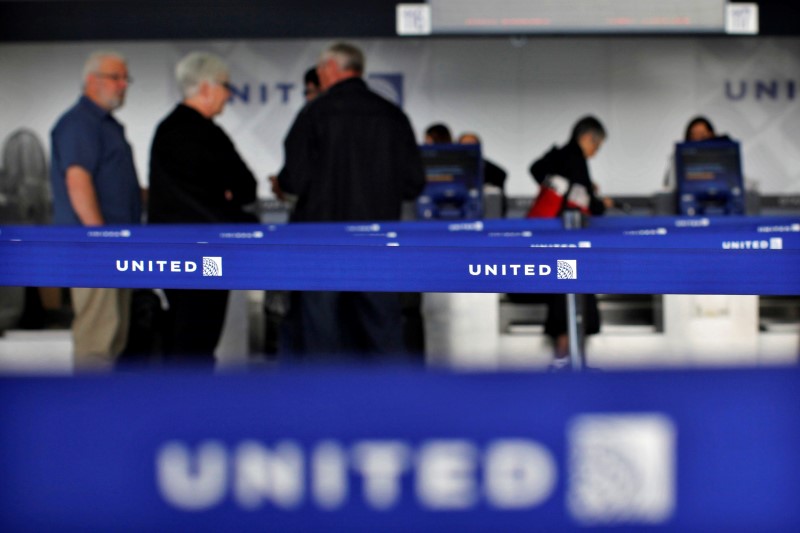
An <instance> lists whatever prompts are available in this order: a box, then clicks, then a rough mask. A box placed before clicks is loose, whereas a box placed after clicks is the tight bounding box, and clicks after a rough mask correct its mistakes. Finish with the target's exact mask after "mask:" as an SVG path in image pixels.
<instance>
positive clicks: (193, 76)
mask: <svg viewBox="0 0 800 533" xmlns="http://www.w3.org/2000/svg"><path fill="white" fill-rule="evenodd" d="M229 73H230V71H229V69H228V65H226V64H225V61H223V60H222V58H221V57H219V56H218V55H215V54H211V53H208V52H192V53H190V54H189V55H187V56H186V57H184V58H183V59H181V60H180V61H179V62H178V64H177V65H176V66H175V80H176V81H177V82H178V89H179V90H180V91H181V94H182V95H183V97H184V98H190V97H192V96H194V95H195V94H196V93H197V91H198V89H199V88H200V85H201V84H202V83H203V82H207V83H214V82H219V81H222V80H223V78H227V77H228V75H229Z"/></svg>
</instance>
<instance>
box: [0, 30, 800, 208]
mask: <svg viewBox="0 0 800 533" xmlns="http://www.w3.org/2000/svg"><path fill="white" fill-rule="evenodd" d="M355 42H356V43H357V44H359V45H360V46H362V47H363V48H364V50H365V52H366V54H367V58H368V65H367V67H368V73H400V74H402V76H403V96H404V107H405V109H406V110H407V112H408V113H409V115H410V117H411V120H412V122H413V124H414V127H415V129H416V131H417V133H418V136H419V137H420V138H421V132H422V131H423V130H424V128H425V127H426V126H427V125H428V124H430V123H433V122H439V121H443V122H446V123H448V124H449V125H450V126H451V128H452V129H453V130H454V133H456V134H457V133H459V132H461V131H464V130H475V131H477V132H479V133H480V134H481V135H482V137H483V140H484V150H485V154H486V155H487V157H489V158H490V159H492V160H494V161H495V162H497V163H498V164H500V165H501V166H503V167H504V168H505V169H506V170H507V171H508V172H509V179H508V182H507V192H508V193H509V194H511V195H520V196H524V195H532V194H534V193H535V190H536V189H535V186H534V185H533V182H532V181H531V179H530V177H529V176H528V173H527V168H528V166H529V165H530V163H531V162H532V161H533V160H534V159H536V158H537V157H538V156H539V155H541V154H542V153H543V152H544V151H546V150H547V149H548V148H549V147H550V146H551V145H552V144H553V143H559V144H560V143H563V142H564V141H565V140H566V138H567V137H568V134H569V130H570V128H571V126H572V124H573V122H574V121H575V120H576V119H577V118H579V117H580V116H581V115H583V114H586V113H593V114H596V115H597V116H598V117H599V118H600V119H601V120H602V121H603V122H604V123H605V125H606V127H607V129H608V132H609V139H608V142H607V144H606V145H605V146H604V147H603V149H602V150H601V152H600V153H599V155H598V156H597V157H596V159H595V160H593V161H592V163H591V170H592V173H593V176H594V179H595V181H597V182H598V183H599V184H600V187H601V189H602V191H603V192H605V193H609V194H620V195H622V194H642V195H647V194H651V193H652V192H655V191H657V190H659V189H660V187H661V183H662V179H663V174H664V170H665V167H666V164H667V158H668V156H669V154H670V151H671V146H672V144H673V143H674V142H675V141H678V140H680V137H681V136H682V134H683V129H684V127H685V124H686V122H687V120H688V119H689V118H690V117H691V116H693V115H695V114H698V113H703V114H706V115H708V116H709V117H710V118H711V119H712V121H713V122H714V123H715V125H716V126H717V129H718V130H719V131H720V132H724V133H728V134H730V135H731V136H732V137H734V138H737V139H739V140H741V141H742V143H743V163H744V168H745V173H746V175H747V177H748V179H750V180H752V181H756V182H758V186H759V188H760V190H761V191H762V192H764V193H769V194H784V193H795V194H797V193H800V110H799V109H798V101H799V100H800V39H798V38H786V39H781V38H763V39H762V38H758V39H752V38H718V39H708V38H706V39H702V38H644V37H638V38H578V39H569V38H537V39H528V40H525V39H507V38H491V39H489V38H483V39H431V40H401V39H386V40H357V41H355ZM326 44H328V41H313V40H312V41H309V40H236V41H202V42H199V41H198V42H191V41H174V42H167V41H158V42H148V41H145V42H114V43H101V42H90V43H72V42H71V43H49V44H0V73H2V75H0V142H2V140H3V139H5V138H6V137H7V136H8V135H9V134H10V133H12V132H13V131H14V130H16V129H17V128H20V127H27V128H31V129H33V130H34V131H35V132H36V133H38V134H39V135H40V136H41V138H42V140H43V141H44V143H45V145H46V148H47V149H48V150H49V129H50V127H51V126H52V125H53V123H54V121H55V120H56V119H57V117H58V116H59V115H60V114H61V113H62V112H63V111H64V110H65V109H66V108H67V107H68V106H70V105H71V104H72V103H73V102H74V101H75V99H76V98H77V95H78V93H79V90H80V71H81V68H82V64H83V61H84V58H85V57H86V55H87V54H88V53H89V52H90V51H93V50H96V49H104V48H111V49H115V50H118V51H121V52H122V53H124V54H125V55H126V56H127V57H128V58H129V67H130V71H131V75H132V76H133V77H134V79H135V82H134V84H133V85H132V86H131V88H130V90H129V93H128V98H127V103H126V105H125V107H124V108H122V109H121V110H120V111H119V112H118V115H117V116H118V118H119V119H120V121H121V122H122V123H123V124H125V126H126V128H127V135H128V138H129V140H130V141H131V144H132V145H133V147H134V151H135V155H136V163H137V167H138V170H139V173H140V180H141V181H142V182H143V183H145V184H146V182H147V162H148V150H149V144H150V140H151V137H152V134H153V131H154V128H155V126H156V125H157V124H158V122H159V121H160V120H161V119H162V118H163V117H164V116H165V115H166V114H167V113H168V112H169V110H170V109H171V108H172V106H173V105H174V103H175V102H176V101H177V98H178V96H177V91H176V90H175V86H174V83H173V82H172V68H173V65H174V64H175V62H176V61H177V60H178V59H179V58H180V57H182V56H183V55H184V54H185V53H186V52H188V51H190V50H195V49H206V50H211V51H214V52H216V53H219V54H221V55H222V56H223V57H225V58H226V59H227V60H228V62H229V63H230V65H231V68H232V81H233V82H234V84H236V85H238V86H240V87H244V85H245V84H250V87H251V91H252V94H251V101H250V102H249V104H245V103H243V102H242V101H234V102H233V103H231V104H230V105H229V106H228V108H227V110H226V112H225V114H224V115H223V116H222V117H220V118H219V119H218V120H219V123H220V124H221V125H222V126H223V127H224V128H225V129H226V130H227V131H228V132H229V134H230V135H231V137H232V138H233V139H234V142H235V143H236V145H237V147H238V148H239V151H240V152H241V154H242V155H243V157H244V158H245V160H246V161H247V162H248V163H249V165H250V167H251V168H252V170H253V171H254V172H255V173H256V175H257V176H258V177H259V180H260V184H261V188H260V194H261V196H264V197H268V196H270V193H269V187H268V186H267V184H266V176H268V175H269V174H271V173H275V172H276V171H277V170H278V169H279V168H280V166H281V163H282V158H283V156H282V140H283V137H284V135H285V133H286V131H287V129H288V127H289V125H290V124H291V121H292V118H293V117H294V115H295V113H296V112H297V110H298V109H299V108H300V106H301V105H302V103H303V101H302V94H301V93H302V90H301V87H300V85H301V84H300V80H301V79H302V75H303V73H304V72H305V70H306V68H308V67H309V66H311V65H313V64H314V63H315V61H316V58H317V56H318V53H319V51H320V50H321V49H322V48H323V47H324V46H325V45H326ZM290 83H294V84H295V86H294V89H293V90H292V91H290V92H288V93H286V94H287V95H288V98H287V99H286V100H285V101H284V98H283V93H282V92H281V90H280V89H279V88H278V85H279V84H290ZM757 84H761V85H762V86H765V87H768V88H774V89H776V90H775V92H774V94H769V93H768V92H764V91H761V93H760V98H759V97H757V95H756V91H755V87H756V85H757ZM261 85H264V86H265V87H266V88H267V98H266V102H262V101H261V100H262V99H261V98H260V95H261V93H260V87H261ZM743 88H744V93H743V92H742V90H743ZM726 93H727V94H726Z"/></svg>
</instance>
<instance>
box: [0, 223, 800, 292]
mask: <svg viewBox="0 0 800 533" xmlns="http://www.w3.org/2000/svg"><path fill="white" fill-rule="evenodd" d="M720 218H722V217H720ZM732 218H735V220H720V221H719V224H717V220H711V219H700V220H701V222H699V223H691V224H690V223H688V222H683V223H681V224H679V222H680V221H681V220H683V221H693V220H694V221H696V220H697V219H690V218H687V217H683V218H681V217H673V218H669V219H664V220H660V221H655V222H661V224H654V223H653V222H654V220H651V219H646V218H632V219H631V220H629V221H628V225H627V226H625V227H622V226H619V225H617V226H614V227H606V228H602V227H601V228H589V229H583V230H571V231H563V230H555V229H553V227H552V222H553V221H552V220H533V221H530V220H524V221H496V222H490V221H486V222H463V223H430V222H425V223H419V222H409V223H388V224H384V223H380V224H378V223H376V224H370V223H366V224H307V225H299V224H298V225H272V226H261V225H245V226H142V227H128V228H116V227H101V228H80V227H38V228H31V227H8V226H7V227H0V257H3V261H2V262H0V285H18V286H72V287H159V288H208V289H273V290H278V289H291V290H358V291H423V292H531V293H553V292H555V293H618V294H623V293H642V294H651V293H659V294H681V293H687V294H764V295H766V294H786V295H789V294H800V275H798V274H797V268H796V265H797V264H798V259H800V225H798V222H797V219H792V218H785V217H781V218H777V217H771V218H763V219H753V218H752V217H749V218H745V217H732ZM598 220H601V219H598ZM703 220H708V221H709V222H702V221H703ZM709 228H713V229H709Z"/></svg>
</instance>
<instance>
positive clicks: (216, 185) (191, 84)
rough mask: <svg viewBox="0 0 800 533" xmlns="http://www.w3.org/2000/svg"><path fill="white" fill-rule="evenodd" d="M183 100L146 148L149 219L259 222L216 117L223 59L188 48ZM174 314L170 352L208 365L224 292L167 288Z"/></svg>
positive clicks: (182, 70) (244, 170) (224, 83)
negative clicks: (148, 182) (148, 159)
mask: <svg viewBox="0 0 800 533" xmlns="http://www.w3.org/2000/svg"><path fill="white" fill-rule="evenodd" d="M175 78H176V81H177V84H178V87H179V88H180V91H181V93H182V96H183V100H182V101H181V102H180V103H179V104H178V105H177V106H176V107H175V109H173V110H172V112H171V113H170V114H169V115H168V116H167V117H166V118H165V119H164V120H163V121H162V122H161V124H159V125H158V128H157V129H156V133H155V136H154V137H153V143H152V146H151V150H150V195H149V200H150V208H149V211H148V222H149V223H151V224H185V223H192V224H196V223H207V224H211V223H229V222H230V223H236V222H240V223H242V222H257V221H258V219H257V217H256V216H255V215H253V214H251V213H249V212H247V210H246V209H245V207H246V206H248V205H249V204H252V203H254V202H255V201H256V180H255V178H254V177H253V173H252V172H251V171H250V169H249V168H248V167H247V165H246V164H245V163H244V161H242V158H241V157H240V156H239V154H238V152H237V151H236V148H235V147H234V145H233V143H232V142H231V140H230V138H229V137H228V135H227V134H226V133H225V131H223V130H222V128H220V127H219V126H218V125H217V124H215V123H214V121H213V118H214V117H216V116H217V115H219V114H220V113H222V111H223V109H224V108H225V104H226V103H227V102H228V99H229V98H230V95H231V86H230V73H229V70H228V67H227V65H226V64H225V62H224V61H223V60H222V59H221V58H220V57H218V56H216V55H214V54H210V53H206V52H193V53H190V54H189V55H187V56H186V57H184V58H183V59H182V60H181V61H180V62H179V63H178V64H177V66H176V68H175ZM165 293H166V296H167V300H168V301H169V305H170V313H171V315H172V317H171V318H172V324H173V327H172V331H171V335H168V338H170V337H171V344H170V346H167V347H165V351H166V352H167V353H166V356H167V358H168V359H169V360H170V361H172V362H182V363H190V364H199V365H203V366H211V365H213V364H214V349H215V348H216V346H217V343H218V341H219V338H220V334H221V332H222V326H223V323H224V320H225V309H226V305H227V301H228V291H216V290H194V289H193V290H178V289H167V290H166V291H165Z"/></svg>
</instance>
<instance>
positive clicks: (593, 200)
mask: <svg viewBox="0 0 800 533" xmlns="http://www.w3.org/2000/svg"><path fill="white" fill-rule="evenodd" d="M589 212H590V213H592V214H593V215H602V214H603V213H605V212H606V206H605V205H604V204H603V202H602V201H601V200H600V199H599V198H597V197H596V196H595V195H594V191H592V193H591V197H590V200H589Z"/></svg>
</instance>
